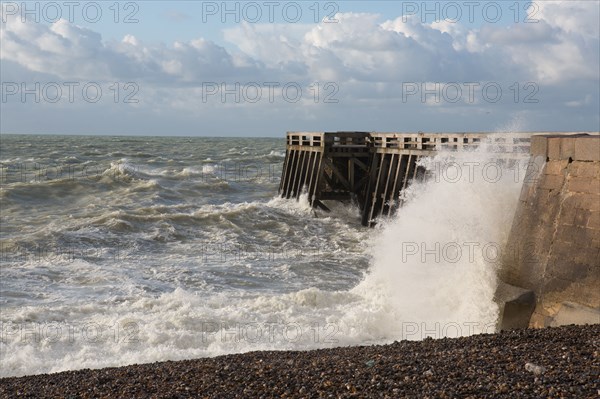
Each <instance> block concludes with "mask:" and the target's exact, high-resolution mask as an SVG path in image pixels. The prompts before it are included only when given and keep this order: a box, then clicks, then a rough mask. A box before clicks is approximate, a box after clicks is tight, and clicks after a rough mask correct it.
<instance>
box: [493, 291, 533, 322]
mask: <svg viewBox="0 0 600 399" xmlns="http://www.w3.org/2000/svg"><path fill="white" fill-rule="evenodd" d="M494 301H495V302H496V303H497V304H498V306H499V308H500V317H499V326H498V327H499V329H500V330H512V329H515V328H527V326H528V325H529V319H530V318H531V314H532V313H533V310H534V309H535V294H534V293H533V291H531V290H528V289H525V288H521V287H516V286H514V285H510V284H507V283H505V282H502V281H500V282H499V284H498V288H497V289H496V294H495V297H494Z"/></svg>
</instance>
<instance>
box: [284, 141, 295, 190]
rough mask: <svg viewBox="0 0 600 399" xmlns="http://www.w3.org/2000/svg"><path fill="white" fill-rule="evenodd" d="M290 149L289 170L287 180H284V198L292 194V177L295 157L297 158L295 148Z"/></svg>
mask: <svg viewBox="0 0 600 399" xmlns="http://www.w3.org/2000/svg"><path fill="white" fill-rule="evenodd" d="M291 151H292V159H291V162H290V172H289V174H288V180H287V182H286V191H285V198H288V199H289V198H290V196H291V195H292V186H293V184H294V182H293V178H294V172H295V165H296V159H297V158H298V151H296V150H291Z"/></svg>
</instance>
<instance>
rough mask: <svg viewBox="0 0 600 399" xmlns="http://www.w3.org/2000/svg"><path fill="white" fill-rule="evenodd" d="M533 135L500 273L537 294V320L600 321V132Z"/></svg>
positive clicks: (545, 322)
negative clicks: (593, 133) (592, 133)
mask: <svg viewBox="0 0 600 399" xmlns="http://www.w3.org/2000/svg"><path fill="white" fill-rule="evenodd" d="M531 140H532V141H531V160H530V163H529V165H528V169H527V174H526V176H525V182H524V184H523V188H522V191H521V196H520V198H519V205H518V207H517V211H516V214H515V218H514V222H513V225H512V229H511V233H510V237H509V241H508V245H507V249H506V251H504V257H503V265H502V267H501V269H500V271H499V277H500V279H501V280H502V281H503V282H505V283H508V284H510V285H512V286H516V287H521V288H524V289H526V290H531V291H533V293H534V294H535V305H534V311H533V314H532V315H531V318H530V319H529V326H530V327H543V326H550V325H560V324H570V323H576V324H582V323H600V136H597V135H594V136H590V135H570V136H566V135H554V136H553V135H544V136H532V138H531ZM507 309H508V307H507ZM530 311H531V310H530ZM505 317H513V318H514V315H505ZM526 319H527V318H526Z"/></svg>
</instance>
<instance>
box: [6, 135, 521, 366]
mask: <svg viewBox="0 0 600 399" xmlns="http://www.w3.org/2000/svg"><path fill="white" fill-rule="evenodd" d="M0 140H1V146H0V162H1V164H0V200H1V215H0V216H1V217H0V222H1V229H0V250H1V259H0V260H1V265H0V360H1V361H0V377H6V376H19V375H27V374H39V373H48V372H57V371H62V370H70V369H80V368H99V367H107V366H117V365H127V364H133V363H145V362H154V361H162V360H178V359H189V358H197V357H205V356H216V355H220V354H226V353H237V352H246V351H251V350H267V349H275V350H284V349H299V350H305V349H313V348H322V347H333V346H347V345H363V344H373V343H388V342H392V341H394V340H400V339H422V338H424V337H426V336H432V337H440V336H457V335H469V334H473V333H479V332H492V331H493V330H494V328H495V322H496V318H497V313H498V309H497V307H496V305H495V304H494V302H493V300H492V297H493V293H494V289H495V284H496V279H495V270H496V267H497V265H496V263H495V262H494V261H493V260H494V259H491V257H490V256H489V254H488V255H486V253H485V252H483V251H478V250H477V248H479V247H481V248H483V247H484V246H485V245H486V244H488V249H489V244H490V243H493V244H494V245H496V247H498V248H500V247H501V246H502V245H503V243H504V242H505V240H506V237H507V234H508V230H509V229H510V223H511V221H512V216H513V214H514V208H515V206H516V201H517V198H518V194H519V190H520V182H519V181H518V179H514V176H513V174H510V173H506V176H505V177H506V178H501V179H499V180H495V181H492V180H490V179H481V178H477V177H475V178H474V179H473V176H469V178H467V177H466V175H465V177H464V178H460V177H459V178H458V179H456V178H452V179H447V178H446V179H431V180H429V181H427V182H424V183H415V184H414V185H413V186H412V187H411V188H410V189H409V190H408V191H407V192H406V193H403V195H404V196H405V201H406V202H405V206H404V207H403V208H402V209H401V210H400V212H398V213H397V215H396V216H395V217H394V218H393V219H391V220H387V221H382V223H380V224H378V226H377V228H375V229H367V228H365V227H362V226H361V225H360V220H359V219H360V218H359V210H358V209H357V208H356V206H355V205H353V204H342V203H338V204H332V212H330V213H324V212H322V211H316V210H313V209H311V208H310V207H309V205H308V202H307V200H306V198H301V199H300V201H296V200H285V199H281V198H278V195H277V189H278V186H279V179H280V175H281V168H282V164H283V160H284V158H285V141H284V139H283V138H281V139H279V138H277V139H271V138H183V137H180V138H178V137H99V136H33V135H31V136H30V135H2V136H1V139H0ZM468 156H469V157H470V158H469V159H471V160H476V161H481V162H480V163H481V164H483V162H485V160H486V159H487V158H486V157H487V155H486V154H483V153H477V154H469V155H468ZM444 157H446V158H444ZM448 157H450V155H449V154H446V155H444V154H441V155H439V156H438V157H437V158H438V161H439V160H440V159H448ZM431 165H433V163H430V164H429V166H428V165H427V163H425V166H426V167H431V168H433V166H431ZM438 165H439V163H438ZM473 243H475V244H477V245H475V246H474V244H473ZM450 244H452V245H451V247H452V248H450V246H449V245H450ZM457 248H458V250H459V252H460V249H461V248H462V249H470V251H469V253H468V255H469V256H467V252H466V251H465V252H464V253H463V254H462V255H461V256H460V257H459V258H458V260H457V257H456V254H457V252H456V250H457ZM473 248H475V250H474V251H473V250H472V249H473ZM449 250H451V251H454V252H452V255H449V252H448V251H449ZM427 251H429V252H427ZM436 251H437V255H438V256H436V254H435V252H436Z"/></svg>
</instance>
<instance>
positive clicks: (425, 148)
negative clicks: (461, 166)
mask: <svg viewBox="0 0 600 399" xmlns="http://www.w3.org/2000/svg"><path fill="white" fill-rule="evenodd" d="M530 136H531V133H521V134H510V135H491V134H487V133H374V132H335V133H328V132H289V133H288V134H287V145H286V157H285V161H284V165H283V171H282V177H281V182H280V185H279V193H280V195H281V196H282V197H284V198H299V197H300V195H302V194H303V193H306V194H307V195H308V200H309V202H310V204H311V206H313V207H319V208H321V209H324V210H328V208H327V206H326V205H325V203H323V201H331V200H333V201H353V202H355V203H357V204H358V206H359V207H360V209H361V213H362V224H363V225H364V226H373V225H374V223H375V219H376V218H377V217H379V216H381V215H384V216H390V215H391V214H393V213H394V211H395V210H396V208H397V207H398V206H400V205H401V202H400V201H399V200H398V199H399V196H400V193H401V192H402V191H403V190H405V189H406V188H407V187H408V186H409V185H410V183H411V181H413V180H414V179H422V178H423V177H424V175H425V170H424V169H423V168H422V167H421V166H418V160H419V158H421V157H424V156H431V155H435V153H436V152H438V151H441V150H449V151H463V150H467V149H469V148H474V147H477V146H479V145H481V144H482V143H483V142H486V141H488V142H490V143H491V144H493V148H495V149H496V150H497V151H498V152H501V153H504V154H511V153H512V154H517V153H520V154H523V153H525V154H527V153H528V151H529V141H530Z"/></svg>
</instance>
